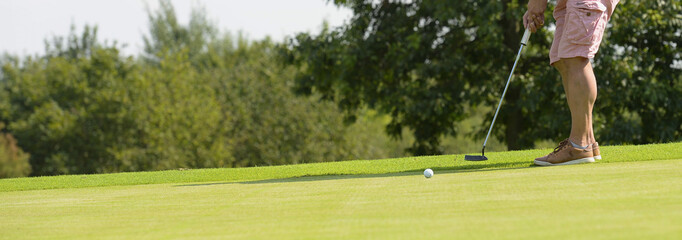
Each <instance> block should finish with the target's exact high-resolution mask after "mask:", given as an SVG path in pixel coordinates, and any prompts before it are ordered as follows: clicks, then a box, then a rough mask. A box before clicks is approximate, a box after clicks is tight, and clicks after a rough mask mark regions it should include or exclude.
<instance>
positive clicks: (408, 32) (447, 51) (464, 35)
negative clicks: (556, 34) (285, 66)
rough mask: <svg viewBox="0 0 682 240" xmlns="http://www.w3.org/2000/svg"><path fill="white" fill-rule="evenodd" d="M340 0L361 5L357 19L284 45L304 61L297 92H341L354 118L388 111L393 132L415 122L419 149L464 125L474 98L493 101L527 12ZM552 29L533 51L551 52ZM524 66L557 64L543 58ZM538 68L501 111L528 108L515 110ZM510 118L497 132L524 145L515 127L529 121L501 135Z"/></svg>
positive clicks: (294, 60) (434, 149) (508, 6)
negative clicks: (367, 111)
mask: <svg viewBox="0 0 682 240" xmlns="http://www.w3.org/2000/svg"><path fill="white" fill-rule="evenodd" d="M337 3H338V4H342V5H345V6H348V7H349V8H351V9H352V10H353V11H354V16H353V18H352V19H351V21H350V24H349V25H347V26H343V27H341V28H338V29H335V30H331V31H330V30H324V31H322V32H321V33H320V34H319V35H318V36H311V35H309V34H305V33H304V34H299V35H298V36H296V38H295V39H292V41H291V42H290V43H289V45H288V49H286V50H287V51H285V56H286V57H287V59H286V60H288V62H289V63H291V64H294V65H296V66H300V67H301V68H303V69H304V70H303V72H302V74H300V75H299V76H298V78H297V87H298V89H299V92H300V93H313V92H319V93H321V94H323V95H324V96H325V97H327V98H330V99H336V100H337V101H338V102H339V103H340V104H339V105H340V107H341V108H342V109H344V110H345V111H346V112H347V113H349V115H350V117H351V119H352V116H353V112H354V110H355V109H358V108H360V107H362V106H365V105H366V106H368V107H370V108H373V109H377V110H379V111H380V112H382V113H387V114H389V115H390V116H391V122H390V123H389V124H388V126H387V129H386V130H387V132H388V134H390V135H392V136H397V137H400V136H401V133H402V129H403V128H404V127H407V128H409V129H410V131H412V133H413V135H414V137H415V142H414V144H413V146H412V147H411V148H410V149H409V150H410V152H412V153H414V154H417V155H419V154H434V153H440V152H441V149H440V148H439V145H440V141H441V138H442V137H444V136H447V135H457V134H458V133H460V132H459V131H458V130H457V129H456V128H455V124H454V123H456V122H459V121H462V120H464V119H466V118H467V117H468V116H470V114H471V113H470V112H468V111H465V110H466V109H468V108H466V106H467V105H473V106H476V105H478V104H481V103H487V104H490V105H492V103H493V102H494V101H495V99H496V98H497V97H498V95H496V94H498V91H497V87H499V86H502V85H503V83H504V80H506V76H505V75H506V74H505V72H507V73H508V69H509V67H510V66H509V65H510V61H511V60H510V59H513V58H512V57H513V55H514V54H515V53H516V50H517V49H518V46H519V45H518V40H520V37H521V36H520V33H522V30H521V29H522V27H521V25H520V24H519V23H517V22H520V21H516V20H512V19H520V14H521V13H519V10H520V8H519V6H518V5H516V4H512V3H508V2H498V1H480V2H475V3H474V2H469V1H457V2H445V1H411V2H395V1H382V2H375V1H337ZM547 35H548V33H547V32H545V31H541V32H540V33H538V34H536V36H535V37H534V41H536V42H535V43H537V46H538V47H535V46H531V49H529V50H528V52H529V54H527V56H528V57H527V58H531V59H532V58H538V57H537V55H541V54H542V53H543V52H547V51H548V50H547V47H542V46H546V45H548V44H547V40H546V39H547V38H546V36H547ZM535 39H538V40H535ZM543 42H544V43H545V44H542V43H543ZM492 56H495V57H492ZM519 69H520V70H519V71H518V72H527V71H529V70H530V69H541V70H542V72H549V71H547V69H548V67H546V66H543V65H542V64H540V65H538V64H521V66H519ZM539 72H540V71H539ZM530 76H531V75H529V76H526V77H517V79H520V81H517V82H516V83H515V85H513V86H512V87H511V90H510V93H509V96H508V100H509V102H511V103H509V104H507V105H506V106H505V107H506V109H507V110H506V112H503V116H505V117H507V116H513V115H515V116H523V114H518V113H517V112H518V111H522V110H523V109H524V108H523V107H522V106H516V105H517V102H521V100H520V99H519V98H520V97H521V94H520V92H521V91H522V90H523V89H522V87H520V84H522V83H524V82H530V81H532V80H533V77H530ZM491 86H494V87H491ZM503 119H504V118H503ZM512 124H513V123H512V122H508V123H507V124H501V125H500V126H502V127H500V128H499V129H501V130H500V131H498V132H497V135H509V136H510V138H514V139H508V141H507V143H508V144H509V143H513V144H510V149H517V148H518V146H515V145H514V144H518V143H517V142H518V138H519V135H520V134H521V133H518V132H517V133H514V132H513V131H518V130H520V129H524V128H522V127H520V126H514V127H513V128H508V129H509V131H507V132H506V134H502V133H503V131H504V130H503V129H505V126H506V125H512ZM514 124H516V125H522V124H530V123H528V122H526V121H520V120H518V121H516V122H514ZM481 125H482V126H483V125H485V123H481Z"/></svg>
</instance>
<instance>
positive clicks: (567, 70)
mask: <svg viewBox="0 0 682 240" xmlns="http://www.w3.org/2000/svg"><path fill="white" fill-rule="evenodd" d="M555 66H556V68H557V69H558V70H559V72H560V74H561V78H562V81H563V84H564V90H565V92H566V100H567V101H568V107H569V108H570V110H571V135H570V137H569V139H570V140H571V141H573V142H574V143H576V144H579V145H581V146H587V145H589V144H591V143H593V142H595V139H594V132H593V129H592V108H593V106H594V102H595V101H596V99H597V81H596V79H595V77H594V72H593V71H592V65H591V64H590V60H589V59H587V58H583V57H575V58H562V59H561V60H559V61H558V62H557V63H555Z"/></svg>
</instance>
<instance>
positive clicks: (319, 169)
mask: <svg viewBox="0 0 682 240" xmlns="http://www.w3.org/2000/svg"><path fill="white" fill-rule="evenodd" d="M601 148H602V155H603V156H604V160H603V161H600V163H612V162H633V161H647V160H665V159H682V150H680V149H682V142H680V143H668V144H652V145H636V146H602V147H601ZM550 151H551V149H541V150H528V151H512V152H491V153H487V154H486V156H488V157H489V159H490V160H489V161H485V162H466V161H463V159H464V156H463V155H445V156H430V157H411V158H400V159H382V160H372V161H366V160H358V161H344V162H331V163H315V164H299V165H286V166H270V167H254V168H223V169H196V170H185V171H180V170H172V171H158V172H136V173H115V174H97V175H66V176H50V177H32V178H15V179H0V192H8V191H23V190H38V189H59V188H82V187H103V186H121V185H140V184H160V183H185V182H238V181H253V180H264V179H281V178H293V177H303V176H324V175H353V174H385V173H400V172H414V171H423V170H424V169H425V168H433V169H434V170H484V169H505V168H520V167H529V166H531V162H532V161H531V160H532V159H534V158H536V157H538V156H542V155H545V154H547V153H548V152H550Z"/></svg>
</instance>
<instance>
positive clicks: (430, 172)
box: [424, 168, 433, 178]
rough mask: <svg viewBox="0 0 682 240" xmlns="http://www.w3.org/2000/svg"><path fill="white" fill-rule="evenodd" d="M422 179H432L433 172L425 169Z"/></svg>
mask: <svg viewBox="0 0 682 240" xmlns="http://www.w3.org/2000/svg"><path fill="white" fill-rule="evenodd" d="M424 177H426V178H430V177H433V170H431V169H430V168H427V169H426V170H424Z"/></svg>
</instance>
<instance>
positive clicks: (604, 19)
mask: <svg viewBox="0 0 682 240" xmlns="http://www.w3.org/2000/svg"><path fill="white" fill-rule="evenodd" d="M619 1H620V0H558V1H557V6H556V8H555V9H554V19H556V31H555V32H554V41H553V42H552V48H551V49H550V51H549V63H550V64H554V63H555V62H557V61H559V59H561V58H573V57H584V58H594V55H595V54H597V50H599V44H601V39H602V37H603V36H604V29H605V28H606V23H608V21H609V19H611V14H613V9H615V7H616V4H618V2H619Z"/></svg>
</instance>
